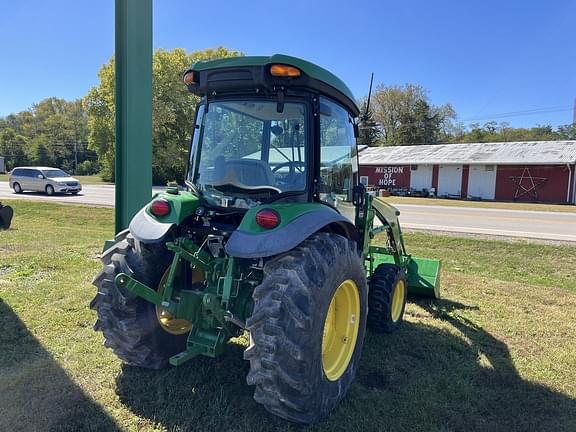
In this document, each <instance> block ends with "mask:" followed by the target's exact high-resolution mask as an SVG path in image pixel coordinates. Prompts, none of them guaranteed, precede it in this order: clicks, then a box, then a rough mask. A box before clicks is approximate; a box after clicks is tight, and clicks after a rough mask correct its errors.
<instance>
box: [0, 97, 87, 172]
mask: <svg viewBox="0 0 576 432" xmlns="http://www.w3.org/2000/svg"><path fill="white" fill-rule="evenodd" d="M0 127H2V128H4V129H5V130H9V131H11V132H7V133H5V134H3V136H2V138H0V152H1V153H2V155H3V156H7V157H8V158H9V160H10V159H14V160H15V161H18V162H16V164H17V165H21V164H25V163H28V162H31V163H36V164H42V165H56V166H58V167H60V168H63V169H66V170H73V169H74V168H75V164H76V160H78V162H82V161H83V160H84V159H85V158H86V157H90V156H92V155H91V154H89V153H87V152H85V151H81V152H80V153H78V152H77V151H76V150H77V149H78V148H81V149H82V148H85V143H86V141H87V118H86V113H85V112H84V109H83V108H82V103H81V101H80V100H76V101H66V100H64V99H59V98H55V97H51V98H47V99H44V100H42V101H40V102H38V103H36V104H34V105H33V106H32V108H30V109H29V110H26V111H23V112H20V113H18V114H10V115H8V116H6V117H5V118H0ZM8 147H10V148H11V150H10V149H9V148H8ZM11 151H12V153H11ZM13 152H16V153H17V154H16V153H13ZM13 163H14V162H9V166H12V167H13V166H14V165H13Z"/></svg>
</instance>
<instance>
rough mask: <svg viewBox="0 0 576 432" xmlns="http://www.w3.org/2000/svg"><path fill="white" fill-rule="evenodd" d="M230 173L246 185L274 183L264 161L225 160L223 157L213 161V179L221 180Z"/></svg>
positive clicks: (268, 167)
mask: <svg viewBox="0 0 576 432" xmlns="http://www.w3.org/2000/svg"><path fill="white" fill-rule="evenodd" d="M232 173H233V174H234V175H235V176H236V179H237V180H238V181H239V182H240V183H242V184H245V185H248V186H263V185H269V186H273V185H274V184H275V181H274V176H273V175H272V171H271V170H270V166H269V165H268V164H267V163H266V162H264V161H261V160H259V159H232V160H229V161H227V160H224V157H218V158H217V159H216V161H215V170H214V181H215V182H218V181H222V180H223V179H225V178H226V177H228V176H229V175H231V174H232Z"/></svg>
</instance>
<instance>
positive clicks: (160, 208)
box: [150, 199, 170, 217]
mask: <svg viewBox="0 0 576 432" xmlns="http://www.w3.org/2000/svg"><path fill="white" fill-rule="evenodd" d="M150 212H151V213H152V214H153V215H154V216H159V217H161V216H166V215H167V214H168V213H170V204H169V203H168V201H166V200H163V199H157V200H154V201H152V204H150Z"/></svg>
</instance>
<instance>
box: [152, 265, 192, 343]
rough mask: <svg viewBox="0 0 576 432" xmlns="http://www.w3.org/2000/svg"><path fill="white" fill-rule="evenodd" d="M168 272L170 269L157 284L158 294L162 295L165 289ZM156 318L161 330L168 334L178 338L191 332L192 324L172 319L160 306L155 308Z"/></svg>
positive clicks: (168, 270)
mask: <svg viewBox="0 0 576 432" xmlns="http://www.w3.org/2000/svg"><path fill="white" fill-rule="evenodd" d="M169 272H170V267H168V269H167V270H166V271H165V272H164V275H163V276H162V279H160V283H159V284H158V289H157V291H158V293H159V294H160V295H162V293H163V292H164V288H165V287H166V280H167V279H168V273H169ZM156 318H157V319H158V322H159V323H160V326H161V327H162V329H163V330H164V331H165V332H167V333H170V334H173V335H176V336H179V335H183V334H186V333H188V332H189V331H190V330H192V323H190V321H187V320H183V319H178V318H174V317H173V316H172V314H171V313H170V312H168V311H167V310H166V309H164V308H163V307H160V306H156Z"/></svg>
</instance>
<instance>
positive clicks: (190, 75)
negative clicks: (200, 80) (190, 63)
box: [183, 71, 194, 85]
mask: <svg viewBox="0 0 576 432" xmlns="http://www.w3.org/2000/svg"><path fill="white" fill-rule="evenodd" d="M183 80H184V84H186V85H190V84H193V83H194V72H192V71H190V72H186V73H185V74H184V78H183Z"/></svg>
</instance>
